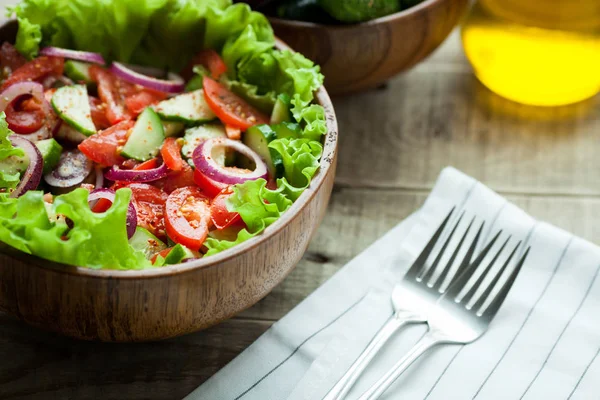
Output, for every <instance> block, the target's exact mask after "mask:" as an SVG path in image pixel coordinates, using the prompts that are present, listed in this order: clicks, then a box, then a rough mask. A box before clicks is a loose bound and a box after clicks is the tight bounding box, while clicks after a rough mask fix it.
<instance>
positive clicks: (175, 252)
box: [165, 244, 196, 265]
mask: <svg viewBox="0 0 600 400" xmlns="http://www.w3.org/2000/svg"><path fill="white" fill-rule="evenodd" d="M194 257H196V255H195V254H194V253H192V251H191V250H190V249H188V248H187V247H185V246H183V245H181V244H177V245H175V247H173V248H172V249H171V251H170V252H169V254H167V256H166V257H165V265H168V264H179V263H180V262H182V261H183V260H185V259H186V258H194Z"/></svg>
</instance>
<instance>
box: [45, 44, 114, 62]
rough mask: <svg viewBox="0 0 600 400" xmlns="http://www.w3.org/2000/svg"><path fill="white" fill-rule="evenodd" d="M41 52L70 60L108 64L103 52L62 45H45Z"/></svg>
mask: <svg viewBox="0 0 600 400" xmlns="http://www.w3.org/2000/svg"><path fill="white" fill-rule="evenodd" d="M40 54H41V55H43V56H51V57H63V58H68V59H70V60H79V61H85V62H89V63H94V64H100V65H104V64H106V61H104V57H102V55H101V54H99V53H92V52H90V51H78V50H70V49H63V48H60V47H44V48H43V49H41V50H40Z"/></svg>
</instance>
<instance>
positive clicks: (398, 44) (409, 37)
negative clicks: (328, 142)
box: [269, 0, 468, 94]
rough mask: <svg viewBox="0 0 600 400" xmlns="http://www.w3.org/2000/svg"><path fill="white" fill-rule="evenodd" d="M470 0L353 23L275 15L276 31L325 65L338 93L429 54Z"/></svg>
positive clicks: (372, 82)
mask: <svg viewBox="0 0 600 400" xmlns="http://www.w3.org/2000/svg"><path fill="white" fill-rule="evenodd" d="M467 4H468V0H425V1H424V2H423V3H421V4H418V5H416V6H414V7H412V8H409V9H407V10H405V11H402V12H399V13H396V14H392V15H389V16H387V17H382V18H377V19H375V20H372V21H369V22H365V23H360V24H353V25H321V24H315V23H310V22H300V21H290V20H284V19H279V18H269V20H270V21H271V25H273V29H274V30H275V34H276V35H277V36H278V37H280V38H281V39H282V40H284V41H285V42H286V43H287V44H288V45H290V46H291V47H292V48H293V49H294V50H296V51H298V52H300V53H302V54H304V55H305V56H307V57H308V58H310V59H311V60H313V61H315V62H316V63H317V64H319V65H320V66H321V71H322V72H323V74H324V75H325V86H326V87H327V90H328V91H329V92H330V93H332V94H344V93H350V92H356V91H360V90H364V89H368V88H373V87H376V86H378V85H380V84H382V83H384V82H385V81H386V80H388V79H389V78H391V77H392V76H394V75H396V74H397V73H399V72H401V71H404V70H406V69H408V68H410V67H412V66H413V65H415V64H416V63H418V62H419V61H421V60H423V59H424V58H425V57H427V56H428V55H429V54H430V53H431V52H432V51H433V50H435V49H436V48H437V47H438V46H439V45H440V44H441V43H442V42H443V41H444V39H445V38H446V37H447V36H448V34H449V33H450V31H451V30H452V28H453V27H454V26H455V25H456V24H457V23H458V21H459V19H460V17H461V16H462V14H463V13H464V11H465V9H466V7H467Z"/></svg>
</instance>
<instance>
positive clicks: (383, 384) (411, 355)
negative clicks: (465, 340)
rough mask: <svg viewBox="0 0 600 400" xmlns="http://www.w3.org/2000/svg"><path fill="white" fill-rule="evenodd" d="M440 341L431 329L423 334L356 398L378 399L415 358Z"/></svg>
mask: <svg viewBox="0 0 600 400" xmlns="http://www.w3.org/2000/svg"><path fill="white" fill-rule="evenodd" d="M442 342H443V340H442V339H440V338H439V337H437V336H436V335H435V334H433V333H432V332H431V331H429V332H427V334H425V336H423V337H422V338H421V339H420V340H419V341H418V342H417V343H416V344H415V345H414V346H413V348H412V349H411V350H410V351H409V352H408V353H407V354H406V355H405V356H404V357H402V358H401V359H400V361H398V362H397V363H396V364H395V365H394V366H393V367H392V369H390V370H389V371H388V372H387V373H386V374H385V375H384V376H382V377H381V378H380V379H379V380H378V381H377V382H375V384H374V385H373V386H371V388H370V389H369V390H367V391H366V392H365V393H363V395H362V396H360V397H359V399H358V400H376V399H378V398H379V397H380V396H381V395H382V394H383V392H385V391H386V390H387V389H388V388H389V387H390V386H391V384H392V383H394V381H395V380H396V379H398V377H399V376H400V375H402V373H403V372H404V371H405V370H406V369H407V368H408V367H409V366H410V365H411V364H412V363H413V362H414V361H415V360H416V359H417V358H419V357H420V356H421V355H423V353H425V352H426V351H427V350H429V349H430V348H432V347H433V346H435V345H436V344H439V343H442Z"/></svg>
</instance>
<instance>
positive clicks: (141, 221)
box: [112, 182, 168, 239]
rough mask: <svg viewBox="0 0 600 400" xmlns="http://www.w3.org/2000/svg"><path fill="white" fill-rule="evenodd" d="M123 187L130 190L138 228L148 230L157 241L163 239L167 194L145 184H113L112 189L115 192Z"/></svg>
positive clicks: (164, 235)
mask: <svg viewBox="0 0 600 400" xmlns="http://www.w3.org/2000/svg"><path fill="white" fill-rule="evenodd" d="M123 187H128V188H129V189H131V192H132V198H133V202H134V203H133V204H134V206H135V210H136V211H137V220H138V226H141V227H142V228H145V229H148V230H149V231H150V232H152V234H154V235H155V236H156V237H158V238H159V239H165V238H166V233H165V218H164V209H165V202H166V201H167V198H168V197H167V194H166V193H165V192H163V191H162V190H160V189H159V188H157V187H154V186H152V185H149V184H147V183H130V182H115V184H114V185H113V187H112V188H113V189H114V190H117V189H120V188H123Z"/></svg>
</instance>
